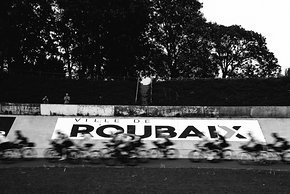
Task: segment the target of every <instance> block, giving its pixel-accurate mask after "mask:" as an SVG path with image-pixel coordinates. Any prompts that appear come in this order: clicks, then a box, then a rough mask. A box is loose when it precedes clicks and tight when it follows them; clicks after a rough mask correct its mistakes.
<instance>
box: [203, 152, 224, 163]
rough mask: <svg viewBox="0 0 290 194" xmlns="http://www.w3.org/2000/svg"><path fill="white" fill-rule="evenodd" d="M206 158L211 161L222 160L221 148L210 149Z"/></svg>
mask: <svg viewBox="0 0 290 194" xmlns="http://www.w3.org/2000/svg"><path fill="white" fill-rule="evenodd" d="M206 159H207V161H209V162H219V161H220V160H221V156H220V151H219V150H211V151H209V152H208V153H207V156H206Z"/></svg>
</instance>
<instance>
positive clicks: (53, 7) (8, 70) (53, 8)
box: [0, 0, 281, 79]
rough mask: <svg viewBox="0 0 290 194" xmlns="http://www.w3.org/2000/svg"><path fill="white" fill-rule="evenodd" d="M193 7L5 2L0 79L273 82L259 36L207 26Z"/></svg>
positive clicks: (133, 1) (145, 2)
mask: <svg viewBox="0 0 290 194" xmlns="http://www.w3.org/2000/svg"><path fill="white" fill-rule="evenodd" d="M201 8H202V4H201V3H200V2H199V1H197V0H97V1H96V0H4V1H1V2H0V39H1V40H0V75H1V74H2V75H7V74H13V75H15V74H16V75H17V74H20V73H21V74H23V73H26V72H27V73H31V72H42V73H52V74H57V75H59V76H60V77H69V78H74V79H96V78H97V79H104V78H109V77H125V76H126V77H136V76H137V75H138V73H139V72H141V71H146V72H149V73H150V74H152V75H156V76H158V77H161V78H163V79H172V78H215V77H217V76H222V77H223V78H254V77H263V78H265V77H276V76H277V75H279V73H280V71H281V67H280V65H278V61H277V59H276V58H275V56H274V54H273V53H272V52H270V51H269V50H268V48H267V44H266V39H265V37H263V35H261V34H259V33H257V32H253V31H248V30H245V29H244V28H243V27H241V26H237V25H235V26H223V25H218V24H216V23H209V22H207V21H206V19H205V18H204V16H203V14H202V13H201Z"/></svg>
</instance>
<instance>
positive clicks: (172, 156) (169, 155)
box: [166, 148, 179, 160]
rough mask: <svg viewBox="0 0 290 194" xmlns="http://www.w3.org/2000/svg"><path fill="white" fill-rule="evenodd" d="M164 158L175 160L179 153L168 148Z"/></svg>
mask: <svg viewBox="0 0 290 194" xmlns="http://www.w3.org/2000/svg"><path fill="white" fill-rule="evenodd" d="M166 157H167V158H168V159H170V160H175V159H177V158H178V157H179V151H178V150H177V149H175V148H169V149H167V152H166Z"/></svg>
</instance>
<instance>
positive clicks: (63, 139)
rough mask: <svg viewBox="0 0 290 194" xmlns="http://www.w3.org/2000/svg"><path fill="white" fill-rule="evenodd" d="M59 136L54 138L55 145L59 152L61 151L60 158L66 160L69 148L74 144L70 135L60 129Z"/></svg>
mask: <svg viewBox="0 0 290 194" xmlns="http://www.w3.org/2000/svg"><path fill="white" fill-rule="evenodd" d="M56 134H57V137H56V139H54V140H53V142H54V146H55V148H56V150H57V152H58V153H60V155H61V158H60V160H65V159H66V158H67V149H68V148H69V147H71V146H73V145H74V143H73V142H72V140H71V139H69V137H68V135H66V134H65V133H63V132H61V131H60V130H58V131H57V132H56Z"/></svg>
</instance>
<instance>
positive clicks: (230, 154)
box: [222, 149, 234, 161]
mask: <svg viewBox="0 0 290 194" xmlns="http://www.w3.org/2000/svg"><path fill="white" fill-rule="evenodd" d="M222 154H223V158H224V160H225V161H231V160H233V158H234V153H233V150H231V149H225V150H223V153H222Z"/></svg>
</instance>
